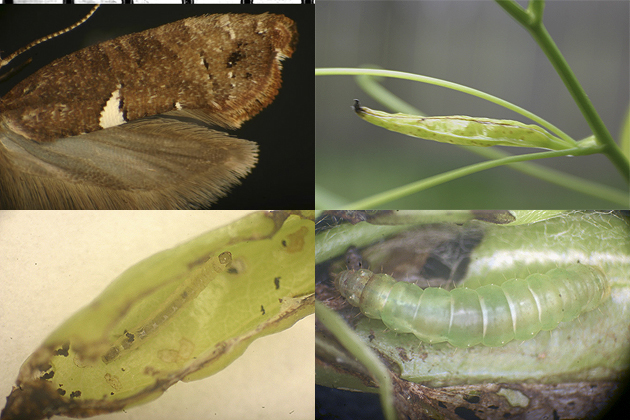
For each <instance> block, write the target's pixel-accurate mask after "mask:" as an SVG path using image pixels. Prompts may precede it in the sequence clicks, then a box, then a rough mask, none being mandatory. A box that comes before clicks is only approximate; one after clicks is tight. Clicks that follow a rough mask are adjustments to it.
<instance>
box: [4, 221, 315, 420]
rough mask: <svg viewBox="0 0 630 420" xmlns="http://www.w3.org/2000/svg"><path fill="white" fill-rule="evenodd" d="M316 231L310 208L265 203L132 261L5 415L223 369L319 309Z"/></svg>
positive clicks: (51, 349)
mask: <svg viewBox="0 0 630 420" xmlns="http://www.w3.org/2000/svg"><path fill="white" fill-rule="evenodd" d="M97 217H100V216H97ZM123 217H124V216H123ZM146 217H153V216H146ZM177 217H178V218H179V217H180V216H177ZM196 217H197V216H194V215H189V216H188V220H195V218H196ZM206 217H208V215H207V214H206ZM191 218H192V219H191ZM110 220H111V219H110ZM156 220H159V218H158V219H156ZM313 230H314V223H313V221H312V213H309V212H289V211H287V212H283V211H280V212H255V213H252V214H250V215H248V216H246V217H244V218H241V219H238V220H235V221H233V222H232V223H230V224H229V225H226V226H223V227H221V228H218V229H215V230H213V231H210V232H207V233H205V234H203V235H201V236H199V237H197V238H193V239H192V240H190V241H188V242H185V243H183V244H181V245H178V246H176V247H174V248H172V249H167V250H164V251H162V252H159V253H157V254H155V255H153V256H151V257H149V258H147V259H145V260H143V261H141V262H139V263H138V264H136V265H134V266H132V267H130V268H129V269H128V270H126V271H125V272H124V273H123V274H121V275H120V276H119V277H118V278H117V279H116V280H114V281H113V282H112V283H111V284H110V285H109V286H107V288H105V290H103V291H102V293H101V294H100V295H99V296H98V297H96V299H95V300H94V301H93V302H92V303H90V304H89V305H87V306H85V307H84V308H82V309H81V310H79V311H78V312H77V313H75V314H74V315H73V316H72V317H70V318H69V319H68V320H67V321H66V322H64V323H63V324H61V325H60V326H59V327H58V328H56V329H55V331H51V334H50V335H49V336H48V338H46V340H44V342H43V343H42V344H41V346H38V347H37V348H36V349H35V352H34V353H33V354H32V356H31V357H29V358H28V359H27V360H26V361H25V362H24V364H23V365H22V367H21V369H20V373H19V374H18V380H17V386H16V387H15V388H14V390H13V393H12V396H11V397H10V401H8V402H7V403H8V404H7V406H6V407H5V409H4V411H3V414H2V418H3V420H4V419H10V418H20V415H22V416H23V415H24V413H25V412H26V413H30V417H29V418H37V416H41V418H43V416H44V415H46V414H47V413H50V414H53V413H54V414H60V415H66V416H72V417H86V416H89V415H95V414H100V413H105V412H113V411H119V410H122V409H124V408H126V407H129V406H131V405H137V404H140V403H144V402H147V401H150V400H152V399H154V398H157V397H158V396H160V395H161V394H162V393H163V392H164V391H165V390H166V389H167V388H168V387H170V386H171V385H174V384H175V383H177V382H178V381H180V380H181V381H186V382H188V381H192V380H196V379H201V378H205V377H207V376H209V375H213V374H215V373H217V372H218V371H220V370H221V369H223V368H225V367H226V366H227V365H229V364H230V363H231V362H232V361H234V360H235V359H237V358H238V357H240V356H241V354H242V353H243V352H244V351H245V349H246V348H247V346H248V345H249V344H250V343H251V342H252V341H254V340H255V339H256V338H258V337H261V336H264V335H268V334H272V333H275V332H278V331H282V330H284V329H285V328H289V327H290V326H291V325H293V323H295V322H296V321H298V320H299V319H301V318H302V317H304V316H306V315H307V314H309V313H311V312H312V311H313V300H314V296H313V295H314V290H313V289H314V279H313V275H314V274H313V273H314V271H313V263H312V260H313V253H314V250H313V246H314V237H313V236H314V235H313ZM276 277H282V279H283V280H282V282H281V284H280V287H279V288H276V287H275V284H274V279H275V278H276ZM86 303H87V302H86ZM261 305H264V308H265V313H264V314H262V313H261V311H260V308H261ZM40 314H41V312H40ZM163 315H167V317H166V318H163V317H162V316H163ZM154 324H155V325H154ZM148 328H153V330H152V331H148ZM130 334H133V335H134V336H135V337H134V341H133V342H131V341H129V340H128V338H129V337H130ZM311 335H312V333H311ZM142 336H143V338H142ZM128 344H131V345H128ZM112 348H117V349H119V350H120V351H118V352H117V354H116V357H111V355H112V354H113V353H112V351H111V349H112ZM281 353H282V352H280V353H278V349H277V348H276V349H275V352H274V354H281ZM270 363H271V365H273V366H274V367H275V363H273V362H272V361H270ZM266 366H269V365H266ZM42 369H45V371H42ZM16 373H17V372H16ZM272 376H273V375H272ZM228 381H229V379H228ZM287 392H289V391H288V390H287ZM73 394H74V396H72V395H73ZM31 397H32V398H31ZM180 407H181V406H180ZM189 408H190V407H189ZM29 410H30V411H29ZM38 410H39V411H38Z"/></svg>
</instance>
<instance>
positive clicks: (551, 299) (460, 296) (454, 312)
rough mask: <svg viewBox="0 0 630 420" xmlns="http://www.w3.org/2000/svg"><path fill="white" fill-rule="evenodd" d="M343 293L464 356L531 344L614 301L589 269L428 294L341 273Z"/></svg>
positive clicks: (388, 321) (384, 278) (383, 277)
mask: <svg viewBox="0 0 630 420" xmlns="http://www.w3.org/2000/svg"><path fill="white" fill-rule="evenodd" d="M335 286H336V287H337V289H338V290H339V292H340V293H341V295H342V296H343V297H345V298H346V299H347V300H348V302H349V303H350V304H351V305H352V306H356V307H359V308H360V309H361V312H363V314H365V315H366V316H367V317H369V318H374V319H381V320H382V321H383V323H384V324H385V325H386V326H387V327H389V328H391V329H392V330H394V331H396V332H399V333H413V334H414V335H415V336H416V337H418V338H419V339H420V340H422V341H426V342H429V343H440V342H444V341H447V342H449V343H450V344H452V345H453V346H455V347H461V348H466V347H470V346H474V345H477V344H483V345H484V346H489V347H495V346H502V345H504V344H505V343H507V342H509V341H512V340H528V339H530V338H532V337H534V336H535V335H536V334H537V333H538V332H539V331H541V330H544V331H549V330H552V329H554V328H556V327H557V326H558V324H559V323H560V322H566V321H571V320H573V319H575V318H577V317H578V316H579V315H580V314H581V313H583V312H587V311H591V310H593V309H595V308H596V307H597V306H599V305H600V304H601V303H602V302H603V301H604V300H606V299H607V298H608V296H609V294H610V285H609V283H608V280H607V278H606V276H605V275H604V273H603V272H602V271H601V270H599V269H598V268H595V267H591V266H587V265H582V264H575V265H572V266H570V267H567V268H555V269H553V270H551V271H548V272H547V273H545V274H531V275H529V276H528V277H526V278H524V279H510V280H507V281H505V282H503V283H502V284H501V285H496V284H489V285H485V286H481V287H478V288H476V289H471V288H468V287H459V288H455V289H453V290H451V291H447V290H445V289H442V288H439V287H428V288H426V289H424V290H423V289H421V288H420V287H418V286H417V285H415V284H412V283H406V282H397V281H396V280H395V279H394V278H393V277H391V276H389V275H387V274H375V273H373V272H371V271H369V270H365V269H360V270H356V271H353V270H346V271H343V272H341V273H340V274H339V275H338V276H337V278H336V279H335Z"/></svg>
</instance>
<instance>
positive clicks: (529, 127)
mask: <svg viewBox="0 0 630 420" xmlns="http://www.w3.org/2000/svg"><path fill="white" fill-rule="evenodd" d="M353 108H354V111H355V112H356V114H357V115H358V116H359V117H361V118H362V119H364V120H365V121H367V122H369V123H372V124H374V125H377V126H379V127H383V128H385V129H387V130H390V131H395V132H397V133H402V134H406V135H408V136H412V137H418V138H421V139H426V140H433V141H438V142H440V143H451V144H459V145H462V146H484V147H488V146H517V147H538V148H542V149H550V150H562V149H569V148H571V145H569V144H567V143H566V142H565V141H563V140H562V139H560V138H558V137H555V136H552V135H551V134H550V133H548V132H547V131H545V130H544V129H542V128H541V127H539V126H537V125H533V124H523V123H521V122H519V121H512V120H496V119H492V118H479V117H467V116H462V115H453V116H446V117H420V116H418V115H409V114H403V113H398V114H388V113H387V112H383V111H376V110H373V109H370V108H366V107H363V106H361V104H360V103H359V101H358V100H357V99H355V100H354V107H353Z"/></svg>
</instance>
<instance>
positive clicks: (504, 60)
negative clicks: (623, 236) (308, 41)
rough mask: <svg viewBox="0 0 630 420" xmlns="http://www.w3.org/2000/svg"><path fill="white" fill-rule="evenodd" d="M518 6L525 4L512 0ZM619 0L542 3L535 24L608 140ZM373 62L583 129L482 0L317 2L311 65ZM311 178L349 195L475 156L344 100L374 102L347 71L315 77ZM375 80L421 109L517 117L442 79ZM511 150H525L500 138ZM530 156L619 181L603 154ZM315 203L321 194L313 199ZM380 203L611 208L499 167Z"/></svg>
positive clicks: (505, 21) (508, 26)
mask: <svg viewBox="0 0 630 420" xmlns="http://www.w3.org/2000/svg"><path fill="white" fill-rule="evenodd" d="M520 4H521V5H526V2H522V1H521V2H520ZM629 13H630V5H629V3H628V2H620V1H597V2H581V1H562V2H560V1H550V2H548V3H547V6H546V8H545V16H544V23H545V25H546V27H547V30H548V31H549V33H550V34H551V36H552V37H553V39H554V40H555V42H556V44H557V45H558V47H559V48H560V50H561V52H562V53H563V55H564V56H565V58H566V60H567V61H568V63H569V65H570V66H571V68H572V69H573V71H574V72H575V74H576V76H577V77H578V79H579V81H580V83H581V84H582V86H583V88H584V89H585V91H586V93H587V94H588V95H589V97H590V99H591V100H592V101H593V104H594V106H595V108H596V109H597V111H598V112H599V114H600V116H601V117H602V119H603V121H604V123H605V124H606V126H607V127H608V129H609V130H610V131H611V134H612V135H613V137H614V138H615V139H616V140H617V141H618V139H619V131H620V128H621V124H622V121H623V117H624V114H625V113H626V110H627V107H628V101H629V94H628V91H629V86H628V74H630V68H629V53H628V51H629V43H628V39H629V25H628V21H629ZM366 64H371V65H377V66H380V67H383V68H386V69H390V70H399V71H406V72H412V73H417V74H422V75H426V76H432V77H436V78H441V79H445V80H448V81H452V82H456V83H460V84H463V85H467V86H470V87H473V88H476V89H479V90H482V91H485V92H487V93H490V94H493V95H495V96H498V97H500V98H502V99H505V100H508V101H511V102H513V103H515V104H516V105H519V106H521V107H524V108H525V109H527V110H529V111H531V112H534V113H536V114H537V115H539V116H541V117H542V118H545V119H547V120H548V121H550V122H551V123H552V124H555V125H556V126H558V127H559V128H561V129H562V130H564V131H565V132H566V133H568V134H569V135H570V136H572V137H573V138H575V139H577V140H579V139H582V138H584V137H586V136H588V135H590V134H591V132H590V130H589V127H588V125H587V124H586V122H585V121H584V119H583V118H582V115H581V113H580V112H579V110H578V108H577V106H576V105H575V103H574V102H573V100H572V98H571V96H570V95H569V93H568V92H567V90H566V88H565V87H564V84H563V83H562V81H561V80H560V78H559V76H558V75H557V73H556V72H555V70H554V69H553V67H552V66H551V64H549V61H548V60H547V58H546V57H545V56H544V54H543V53H542V52H541V51H540V49H539V48H538V46H537V45H536V43H535V42H534V40H533V39H532V38H531V36H530V35H529V34H528V33H527V32H526V31H525V30H524V29H523V28H522V27H521V26H520V25H518V24H517V23H516V22H515V21H514V20H513V19H512V18H511V17H510V16H508V15H507V14H506V13H505V12H504V11H503V9H501V8H500V7H499V6H498V5H497V4H496V3H495V2H492V1H369V2H358V1H319V2H318V4H317V8H316V67H318V68H321V67H358V66H362V65H366ZM315 83H316V85H315V86H316V181H317V187H318V188H319V190H318V192H324V191H325V192H329V193H331V194H332V195H333V196H334V195H336V196H339V197H341V199H342V200H343V201H344V202H346V203H349V202H351V201H355V200H358V199H361V198H364V197H366V196H369V195H372V194H375V193H379V192H382V191H386V190H388V189H391V188H394V187H397V186H401V185H404V184H407V183H410V182H414V181H417V180H420V179H423V178H426V177H429V176H432V175H436V174H440V173H442V172H446V171H449V170H452V169H456V168H459V167H462V166H466V165H470V164H473V163H476V162H481V161H483V160H484V159H483V158H481V157H479V156H477V155H475V154H472V153H470V152H468V151H465V150H462V149H460V148H458V147H456V146H452V145H449V144H441V143H435V142H430V141H426V140H421V139H415V138H411V137H407V136H404V135H401V134H397V133H393V132H389V131H386V130H384V129H382V128H379V127H375V126H372V125H370V124H368V123H366V122H365V121H362V120H360V119H359V118H358V117H357V116H356V115H355V114H354V112H353V111H352V110H351V105H352V101H353V99H354V98H358V99H360V100H361V103H362V105H364V106H367V107H370V108H374V109H382V110H385V111H391V110H388V109H384V108H383V106H381V105H380V104H377V102H376V101H375V100H373V99H372V98H370V97H369V96H368V95H367V94H365V93H364V92H362V90H361V89H360V88H359V87H358V86H357V85H356V83H355V81H354V78H353V77H352V76H318V77H316V80H315ZM384 86H386V87H387V88H389V89H391V90H392V91H393V92H394V93H396V94H397V95H399V96H401V97H402V98H403V99H404V100H406V101H408V102H410V103H411V104H412V105H414V106H415V107H417V108H419V109H421V110H422V111H423V112H425V113H427V114H428V115H458V114H459V115H470V116H477V117H489V118H506V119H516V120H520V121H523V122H526V123H531V121H527V120H526V119H525V118H524V117H522V116H520V115H518V114H514V113H512V112H510V111H508V110H507V109H504V108H501V107H499V106H497V105H494V104H491V103H489V102H486V101H483V100H481V99H478V98H475V97H472V96H469V95H465V94H462V93H459V92H454V91H450V90H448V89H444V88H439V87H435V86H430V85H426V84H420V83H414V82H409V81H402V80H393V79H386V80H385V81H384ZM502 149H503V150H505V151H507V152H509V153H512V154H515V153H522V152H531V150H528V149H519V148H502ZM536 164H540V165H545V166H548V167H551V168H555V169H558V170H562V171H564V172H567V173H570V174H573V175H577V176H580V177H584V178H587V179H590V180H592V181H596V182H600V183H602V184H606V185H609V186H612V187H615V188H617V189H620V190H623V191H628V185H627V184H626V183H625V181H624V180H623V179H622V177H621V176H620V174H619V172H618V171H617V170H616V168H615V167H614V166H613V165H612V164H611V163H610V161H608V159H607V158H605V157H603V156H601V155H596V156H587V157H579V158H566V157H565V158H554V159H546V160H541V161H537V162H536ZM320 206H321V203H320ZM385 207H386V208H400V209H403V208H417V209H432V208H440V209H450V208H523V209H532V208H541V209H546V208H562V209H566V208H618V207H619V205H618V204H617V205H615V204H613V203H610V202H608V201H604V200H600V199H597V198H593V197H590V196H587V195H584V194H581V193H578V192H574V191H571V190H567V189H564V188H561V187H557V186H555V185H552V184H549V183H546V182H543V181H540V180H538V179H536V178H532V177H530V176H527V175H524V174H522V173H520V172H517V171H515V170H512V169H509V168H505V167H501V168H495V169H491V170H487V171H484V172H481V173H477V174H474V175H470V176H467V177H465V178H461V179H458V180H456V181H451V182H449V183H446V184H443V185H441V186H438V187H434V188H431V189H429V190H425V191H423V192H420V193H417V194H414V195H412V196H410V197H407V198H405V199H400V200H397V201H395V202H392V203H390V204H388V205H386V206H385Z"/></svg>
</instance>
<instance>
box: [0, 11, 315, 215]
mask: <svg viewBox="0 0 630 420" xmlns="http://www.w3.org/2000/svg"><path fill="white" fill-rule="evenodd" d="M90 7H91V6H74V5H73V6H68V5H66V6H42V5H37V6H34V5H13V6H7V5H4V6H0V54H1V56H2V57H6V56H8V55H9V54H11V53H12V52H13V51H15V50H16V49H18V48H20V47H23V46H25V45H26V44H28V43H29V42H31V41H33V40H35V39H37V38H39V37H42V36H45V35H48V34H51V33H53V32H56V31H58V30H60V29H62V28H65V27H67V26H69V25H72V24H73V23H75V22H76V21H77V20H79V19H81V17H83V16H84V15H85V14H86V13H87V12H88V11H89V10H90ZM267 11H268V12H272V13H279V14H284V15H285V16H287V17H289V18H291V19H293V20H294V21H295V22H296V23H297V28H298V32H299V42H298V46H297V50H296V52H295V53H294V55H293V57H292V58H289V59H287V60H285V61H284V62H283V72H282V78H283V84H282V88H281V89H280V93H279V95H278V96H277V97H276V100H275V101H274V102H273V103H272V104H271V105H269V106H268V107H267V108H265V109H264V110H263V111H262V112H261V113H259V114H258V115H257V116H255V117H254V118H253V119H251V120H250V121H247V122H246V123H244V124H243V126H242V127H241V128H240V129H239V130H236V131H234V132H231V134H234V135H235V136H237V137H239V138H242V139H246V140H251V141H255V142H256V143H258V145H259V147H260V152H259V161H258V164H257V165H256V167H255V168H254V170H253V172H252V173H251V174H250V175H248V176H247V177H246V178H245V179H243V180H242V185H239V186H237V187H235V188H233V189H232V191H231V192H230V193H229V195H228V196H227V197H224V198H222V199H220V200H219V201H218V202H217V203H216V204H215V205H213V206H212V208H213V209H312V208H314V206H315V205H314V185H315V139H314V130H315V124H314V118H315V117H314V115H315V95H314V93H315V91H314V78H315V76H314V72H313V69H314V67H315V64H314V48H315V38H314V30H315V29H314V24H315V13H314V12H315V6H314V5H242V6H241V5H207V6H206V5H204V6H201V5H196V6H182V5H142V6H132V5H104V6H101V7H100V8H99V10H97V12H96V13H95V14H94V15H93V16H92V17H91V18H90V19H89V20H88V21H87V22H85V23H84V24H83V25H81V26H79V27H78V28H76V29H74V30H73V31H71V32H69V33H66V34H64V35H61V36H59V37H57V38H55V39H53V40H50V41H47V42H45V43H43V44H40V45H38V46H37V47H35V48H34V49H32V50H30V51H28V52H26V53H25V54H23V55H22V56H20V57H18V58H17V59H16V60H14V61H13V62H12V63H11V65H10V66H8V67H5V68H3V69H1V70H0V72H1V73H5V72H6V71H7V70H8V69H9V68H11V67H14V66H16V65H17V64H19V63H22V62H24V61H25V60H26V59H28V58H29V57H30V58H32V59H33V62H32V63H31V64H29V65H28V66H27V67H26V68H25V69H24V70H23V71H21V72H20V73H18V74H17V75H16V76H15V77H13V78H11V79H10V80H8V81H6V82H4V83H0V95H4V94H5V93H6V92H8V91H9V90H10V89H11V87H13V86H14V85H15V84H17V83H18V82H19V81H20V80H22V79H24V78H25V77H26V76H28V75H29V74H31V73H33V72H35V71H36V70H38V69H39V68H40V67H43V66H45V65H47V64H49V63H50V62H51V61H52V60H54V59H56V58H59V57H62V56H64V55H67V54H69V53H72V52H74V51H77V50H79V49H81V48H84V47H86V46H88V45H91V44H94V43H98V42H102V41H104V40H107V39H111V38H115V37H117V36H120V35H124V34H127V33H132V32H139V31H142V30H145V29H149V28H153V27H157V26H160V25H163V24H166V23H169V22H174V21H176V20H179V19H184V18H186V17H190V16H198V15H202V14H206V13H208V14H211V13H230V12H231V13H253V14H257V13H264V12H267ZM183 71H185V69H182V72H183ZM96 82H97V81H96V80H95V83H96Z"/></svg>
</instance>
